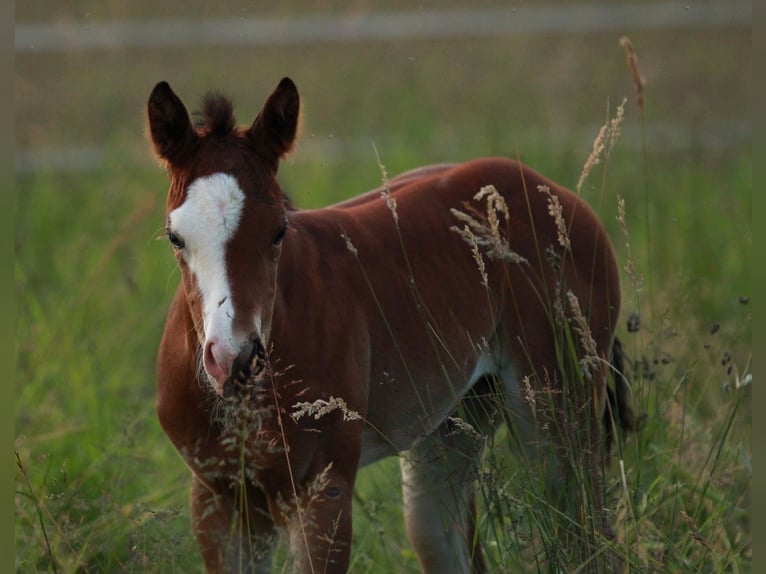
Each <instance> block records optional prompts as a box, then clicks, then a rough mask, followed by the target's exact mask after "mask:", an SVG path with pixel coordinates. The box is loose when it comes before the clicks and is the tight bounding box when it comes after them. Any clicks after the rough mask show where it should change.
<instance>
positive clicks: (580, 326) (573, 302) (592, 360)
mask: <svg viewBox="0 0 766 574" xmlns="http://www.w3.org/2000/svg"><path fill="white" fill-rule="evenodd" d="M567 300H568V301H569V308H570V309H571V310H572V323H573V329H574V332H575V333H577V335H578V336H579V337H580V344H581V345H582V348H583V351H585V355H584V356H583V357H582V358H581V359H580V368H581V369H582V372H583V375H584V376H585V378H586V379H588V380H590V379H591V377H592V373H593V372H595V370H596V369H597V368H598V365H599V359H598V350H597V348H596V341H595V340H594V339H593V334H592V333H591V332H590V326H589V325H588V321H587V319H586V318H585V315H584V314H583V312H582V309H581V308H580V301H579V300H578V299H577V296H576V295H575V294H574V293H572V291H567Z"/></svg>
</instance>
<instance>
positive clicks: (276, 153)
mask: <svg viewBox="0 0 766 574" xmlns="http://www.w3.org/2000/svg"><path fill="white" fill-rule="evenodd" d="M300 110H301V101H300V96H298V88H296V87H295V84H294V83H293V81H292V80H291V79H290V78H283V79H282V81H281V82H279V85H278V86H277V87H276V89H275V90H274V91H273V92H272V94H271V95H270V96H269V98H268V99H267V100H266V103H265V104H264V105H263V108H262V109H261V111H260V112H259V113H258V116H257V117H256V118H255V121H254V122H253V125H252V126H251V127H250V129H249V130H248V132H247V133H248V137H249V138H250V140H251V141H252V142H253V144H254V145H255V146H256V148H257V151H258V153H260V154H261V155H263V156H264V157H265V158H266V159H267V160H268V161H269V162H270V163H271V164H272V169H273V170H274V173H276V172H277V169H278V167H279V160H280V159H282V157H284V156H285V154H287V153H288V152H289V151H290V150H291V149H292V148H293V144H294V143H295V140H296V137H297V135H298V124H299V122H300Z"/></svg>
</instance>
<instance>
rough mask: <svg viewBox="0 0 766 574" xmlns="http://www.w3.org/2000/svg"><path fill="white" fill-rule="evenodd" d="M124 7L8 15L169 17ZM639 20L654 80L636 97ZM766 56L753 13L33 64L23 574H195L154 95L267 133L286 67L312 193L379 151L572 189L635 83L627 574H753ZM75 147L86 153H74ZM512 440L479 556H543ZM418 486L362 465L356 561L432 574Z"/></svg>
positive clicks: (359, 182)
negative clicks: (416, 545)
mask: <svg viewBox="0 0 766 574" xmlns="http://www.w3.org/2000/svg"><path fill="white" fill-rule="evenodd" d="M208 4H209V3H208ZM483 4H487V5H489V4H491V2H484V3H483ZM41 5H42V4H41ZM46 6H47V3H46ZM106 6H108V7H109V8H103V7H102V8H101V9H93V8H92V7H91V6H89V4H88V3H87V2H68V3H58V4H57V5H56V8H55V11H54V12H50V13H48V12H46V11H43V10H41V9H40V8H39V7H38V8H36V7H35V4H34V3H33V4H31V5H30V6H26V7H17V18H18V19H19V20H22V19H24V18H27V19H29V20H35V19H37V20H39V19H43V18H52V19H53V18H74V19H86V20H87V18H91V17H92V18H102V17H103V18H108V17H123V18H124V17H133V18H137V19H138V18H143V17H146V16H147V14H149V13H150V12H149V9H148V8H147V6H149V3H145V2H136V3H135V4H134V5H133V6H132V7H131V8H126V7H125V5H123V4H122V3H107V4H106ZM206 6H207V5H206ZM233 6H236V8H234V7H233V8H231V10H232V13H236V14H242V13H243V11H245V10H249V9H251V8H248V7H247V6H246V5H245V4H244V3H243V4H242V6H240V5H239V4H235V5H233ZM312 6H313V4H309V3H295V4H294V8H293V11H292V12H290V10H288V9H287V8H286V7H285V6H284V5H282V7H281V8H280V12H279V15H283V16H288V15H294V14H296V13H302V12H307V11H309V10H310V9H311V7H312ZM378 8H379V7H376V6H375V5H374V3H371V2H358V3H355V4H352V5H349V6H345V7H344V8H343V9H345V10H349V11H353V10H355V11H356V13H358V14H362V15H363V14H364V13H365V11H375V10H376V9H378ZM219 9H220V8H219ZM216 10H217V9H216V8H214V7H207V8H206V9H205V11H204V14H203V13H200V15H204V16H206V17H213V16H215V15H217V14H216V13H211V12H215V11H216ZM163 15H165V14H163ZM248 15H249V16H254V14H250V13H248ZM623 33H625V34H628V35H629V36H630V38H631V39H632V41H633V43H634V45H635V46H636V49H637V51H638V55H639V65H640V68H641V72H642V74H643V75H644V77H645V80H646V87H645V107H644V109H643V111H641V110H640V109H639V108H638V106H637V105H636V101H635V87H634V84H633V80H632V78H631V74H630V71H629V70H628V68H627V66H626V65H625V53H624V52H623V50H622V49H621V48H620V47H619V45H618V39H619V37H620V36H621V35H622V34H623ZM750 48H751V46H750V27H749V26H722V27H708V28H703V29H698V28H689V29H679V30H672V29H668V30H651V29H649V30H643V29H626V30H624V31H620V32H617V33H616V32H615V31H613V30H610V31H604V32H592V33H588V34H581V33H557V34H554V33H550V34H545V35H533V34H526V35H525V34H521V35H514V36H509V37H486V38H485V37H477V38H459V39H443V40H424V39H418V38H412V39H408V40H403V41H376V42H361V43H358V44H354V45H351V46H349V45H335V44H332V43H329V44H322V45H317V46H280V47H268V46H264V47H253V48H240V49H234V48H232V47H204V48H195V47H193V46H190V47H188V48H174V49H164V50H158V49H145V50H120V49H113V50H105V51H93V52H88V51H84V52H58V53H47V54H20V55H17V58H16V65H17V70H16V73H17V77H16V118H17V123H16V126H17V128H16V134H17V136H16V137H17V147H18V148H19V149H24V150H28V151H29V154H30V155H29V156H28V157H31V158H38V159H39V158H43V160H46V158H48V159H47V160H46V161H42V160H40V161H37V162H35V161H30V162H21V163H20V164H18V165H19V167H18V170H17V177H16V187H17V205H18V208H17V214H16V241H15V249H16V267H15V282H16V295H17V306H18V320H17V336H16V347H17V376H16V383H15V384H16V397H17V399H16V405H15V411H16V462H15V464H16V468H17V472H16V494H15V510H16V516H15V518H16V559H15V560H16V571H17V572H62V573H63V572H198V571H201V569H202V566H201V561H200V559H199V557H198V554H197V550H196V547H195V544H194V542H193V539H192V536H191V533H190V528H189V518H188V509H187V499H188V484H189V473H188V470H187V469H186V467H185V466H184V465H183V463H182V461H181V459H180V457H179V456H178V455H177V453H176V452H175V451H174V450H173V448H172V446H171V445H170V443H169V442H168V440H167V439H166V438H165V436H164V434H163V433H162V430H161V429H160V427H159V424H158V422H157V420H156V416H155V412H154V384H155V381H154V361H155V355H156V350H157V345H158V343H159V338H160V335H161V333H162V328H163V325H164V319H165V313H166V310H167V308H168V304H169V301H170V298H171V297H172V295H173V292H174V290H175V287H176V285H177V283H178V280H179V274H178V272H177V271H176V267H175V261H174V259H173V256H172V254H171V252H170V250H169V248H168V247H167V245H166V244H165V243H164V242H160V241H157V238H158V237H159V236H160V234H161V232H162V229H163V226H164V198H165V192H166V177H165V174H164V173H163V172H162V170H161V168H160V167H159V166H158V165H157V164H156V163H155V162H154V160H153V158H152V157H151V154H150V151H149V146H148V144H147V143H146V140H145V137H144V129H145V127H144V117H143V110H144V105H145V101H146V98H147V97H148V94H149V92H150V90H151V88H152V87H153V86H154V84H155V83H156V82H157V81H159V80H168V81H169V82H170V83H171V85H172V86H173V87H174V89H175V90H176V92H177V93H179V95H181V97H182V98H184V99H185V100H186V101H187V102H195V101H198V98H199V97H200V96H201V95H202V93H203V92H204V91H205V90H208V89H218V90H221V91H223V92H225V93H227V94H229V95H231V96H232V98H233V100H234V102H235V110H236V112H237V115H238V118H239V120H240V121H241V122H243V123H249V122H250V121H251V120H252V119H253V117H254V114H255V112H256V111H257V109H258V108H259V106H260V104H261V102H262V101H263V98H264V97H265V96H266V95H267V94H268V93H269V91H270V90H271V89H272V88H273V86H274V85H275V84H276V82H277V81H278V80H279V78H281V77H282V76H284V75H289V76H290V77H292V78H293V80H295V82H296V83H297V85H298V88H299V90H300V91H301V95H302V98H303V103H304V112H303V114H304V118H303V120H304V124H303V139H302V143H301V144H299V147H298V149H297V151H296V152H295V154H294V155H293V156H292V157H291V159H290V160H289V161H288V162H287V164H285V165H284V166H283V167H282V168H281V170H280V181H281V182H282V184H283V186H284V187H285V189H286V190H287V191H288V192H289V193H290V194H291V196H292V197H293V199H294V200H295V202H296V203H297V204H298V205H299V206H301V207H305V208H313V207H319V206H322V205H326V204H328V203H331V202H334V201H337V200H340V199H343V198H346V197H350V196H352V195H355V194H357V193H360V192H363V191H366V190H367V189H371V188H373V187H376V186H378V185H379V184H380V181H381V172H380V169H379V166H378V159H377V157H376V152H375V150H376V149H377V153H378V154H379V157H380V161H381V162H382V163H383V164H384V165H385V167H386V170H387V172H388V174H389V175H391V176H393V175H394V174H396V173H399V172H401V171H404V170H406V169H410V168H412V167H416V166H418V165H422V164H426V163H430V162H442V161H459V160H464V159H469V158H472V157H477V156H482V155H508V156H511V157H516V158H519V159H521V160H523V161H524V162H525V163H528V164H529V165H531V166H532V167H534V168H535V169H537V170H538V171H541V172H542V173H544V174H546V175H547V176H549V177H551V178H552V179H554V180H556V181H558V182H559V183H561V184H564V185H566V186H568V187H570V188H574V187H575V186H576V184H577V182H578V178H579V177H580V174H581V171H582V169H583V165H584V163H585V161H586V159H587V158H588V155H589V154H590V153H591V150H592V146H593V141H594V139H595V137H596V135H597V134H598V131H599V127H600V126H601V125H602V124H603V123H604V122H605V121H606V119H607V117H611V116H612V115H613V114H614V111H615V109H616V108H617V106H618V105H619V104H620V103H621V102H622V101H623V98H627V101H626V104H625V120H624V122H623V125H622V133H621V135H620V138H619V139H618V141H617V143H616V145H615V147H614V149H613V150H612V152H611V154H610V156H609V158H608V159H606V158H602V162H601V163H600V164H599V165H597V166H596V167H595V168H594V169H593V170H592V171H591V173H590V175H589V176H588V178H587V179H586V181H585V185H584V186H583V188H582V194H583V196H584V197H585V198H586V199H587V200H588V201H589V202H590V203H591V204H592V205H593V206H594V207H595V209H596V210H597V212H598V213H599V214H600V216H601V218H602V220H603V221H604V222H605V224H606V226H607V228H608V230H609V233H610V236H611V238H612V240H613V243H614V245H615V248H616V250H617V253H618V255H619V257H620V260H621V262H622V263H623V265H627V262H628V261H631V262H632V264H633V270H631V271H630V272H628V271H625V272H624V274H623V310H622V317H621V321H620V327H619V330H618V335H619V337H620V338H621V339H622V341H623V343H624V345H625V349H626V351H627V353H628V355H629V357H630V359H631V362H630V363H631V364H630V365H629V366H630V373H629V377H630V380H631V384H632V388H633V394H634V402H635V406H636V409H637V410H638V411H640V412H642V413H645V414H646V421H645V423H644V426H643V428H642V429H641V430H640V432H638V433H636V434H632V435H628V436H626V437H622V438H621V440H620V442H619V445H618V447H619V448H618V449H617V452H616V453H615V454H614V456H613V464H612V468H611V469H610V472H609V474H608V479H607V482H608V485H609V489H610V496H611V498H612V500H613V503H614V504H613V507H614V509H615V510H614V513H615V522H616V530H617V536H618V542H619V543H620V544H621V545H622V547H623V548H625V549H626V550H625V551H626V553H627V554H626V556H627V557H628V560H629V564H630V567H631V568H630V569H631V571H634V572H711V573H712V572H736V573H739V572H750V571H751V555H752V540H751V531H750V519H751V497H750V482H751V474H752V467H751V434H750V431H751V392H752V391H751V389H752V385H751V384H750V381H751V378H752V374H751V359H752V344H751V338H752V333H751V303H750V297H751V295H752V293H751V280H750V274H751V266H752V263H753V255H752V223H751V213H750V205H751V194H752V156H751V150H750V133H749V131H748V128H749V125H750V111H751V100H750V83H751V52H750ZM373 146H374V147H373ZM80 148H82V149H86V150H91V153H92V154H93V155H94V157H95V160H94V161H93V162H92V163H91V162H86V163H87V165H82V166H80V165H75V160H71V163H67V162H66V161H63V162H62V161H60V159H59V160H56V159H55V154H56V153H58V154H59V155H60V156H61V157H63V158H65V159H66V158H67V157H70V156H68V155H67V154H71V153H73V152H76V151H77V150H78V149H80ZM50 150H53V152H51V151H50ZM94 150H95V151H94ZM52 154H53V155H52ZM52 156H53V157H54V160H53V161H51V160H50V158H51V157H52ZM25 157H27V156H25ZM71 157H79V156H77V155H75V156H71ZM618 198H622V199H624V202H625V217H624V223H623V224H621V222H619V221H618V217H617V216H618ZM639 319H640V322H638V320H639ZM495 446H496V447H497V448H496V449H493V450H492V452H493V454H492V455H491V456H488V458H487V461H486V469H485V470H486V472H485V476H486V478H487V480H486V482H485V483H484V484H482V485H481V486H480V491H481V492H482V494H483V504H482V506H483V509H482V510H483V512H482V511H480V512H482V516H483V517H484V518H482V519H481V521H480V524H479V526H480V529H481V533H482V537H483V539H484V542H485V545H486V547H487V553H488V562H489V563H490V565H491V566H492V571H495V572H513V571H525V572H527V571H529V572H544V571H547V569H548V568H550V566H549V565H548V566H546V563H545V562H539V561H538V560H539V559H540V552H541V551H540V548H541V547H545V540H543V541H542V542H541V541H540V538H541V537H542V538H544V534H542V535H541V534H540V532H541V530H542V529H541V528H540V524H539V520H540V517H539V513H537V509H536V508H535V506H534V504H533V503H532V502H530V500H531V498H530V496H527V495H526V493H525V490H524V484H523V481H524V474H523V471H522V470H520V469H519V468H518V466H516V465H514V464H513V459H512V457H511V456H510V455H509V454H507V453H506V451H505V450H504V449H505V447H504V441H503V438H502V434H501V435H499V436H498V438H497V439H496V441H495ZM400 501H401V493H400V488H399V477H398V463H397V461H396V460H395V459H390V460H386V461H384V462H383V463H380V464H378V465H375V466H373V467H371V468H367V469H364V470H363V471H362V472H361V473H360V478H359V481H358V484H357V489H356V492H355V509H354V512H355V516H354V519H355V533H354V534H355V538H354V546H353V551H352V569H351V570H352V571H353V572H360V573H363V572H373V573H375V572H382V573H386V572H395V571H396V572H418V571H419V570H418V565H417V560H416V558H415V555H414V553H413V551H412V549H411V547H410V545H409V543H408V542H407V540H406V536H405V534H404V528H403V522H402V516H401V511H400ZM280 560H281V558H280ZM279 564H281V562H278V563H277V568H278V566H279ZM579 566H584V565H579ZM577 567H578V565H571V568H572V570H574V571H576V568H577Z"/></svg>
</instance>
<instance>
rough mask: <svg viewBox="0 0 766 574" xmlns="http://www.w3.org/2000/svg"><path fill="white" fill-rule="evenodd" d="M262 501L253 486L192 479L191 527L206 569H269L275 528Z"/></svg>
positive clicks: (257, 573) (255, 572)
mask: <svg viewBox="0 0 766 574" xmlns="http://www.w3.org/2000/svg"><path fill="white" fill-rule="evenodd" d="M265 501H266V499H265V497H264V496H263V494H262V493H261V492H260V491H259V490H257V489H256V488H253V487H244V488H242V487H237V488H230V487H228V486H223V487H222V486H220V485H218V484H216V483H215V482H214V483H212V484H209V483H207V482H204V481H203V480H202V479H200V478H199V477H197V476H196V475H195V476H194V477H193V478H192V487H191V520H192V529H193V531H194V535H195V538H196V540H197V545H198V547H199V549H200V553H201V554H202V559H203V560H204V562H205V567H206V569H207V571H208V572H211V573H228V572H232V573H233V572H247V573H251V574H261V573H263V574H266V573H268V572H270V571H271V552H272V549H273V546H274V544H275V543H276V530H275V529H274V525H273V523H272V521H271V518H270V517H269V516H268V513H267V510H266V504H265Z"/></svg>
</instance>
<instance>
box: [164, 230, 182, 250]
mask: <svg viewBox="0 0 766 574" xmlns="http://www.w3.org/2000/svg"><path fill="white" fill-rule="evenodd" d="M168 241H170V244H171V245H172V246H173V249H178V250H180V249H183V248H184V241H183V239H181V238H180V237H179V236H178V235H176V234H175V233H173V232H172V231H168Z"/></svg>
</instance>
